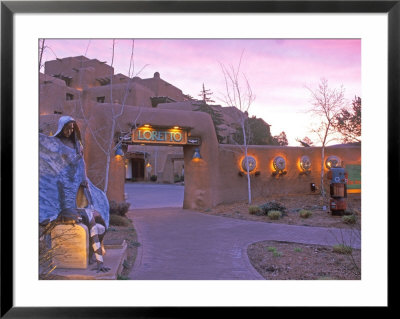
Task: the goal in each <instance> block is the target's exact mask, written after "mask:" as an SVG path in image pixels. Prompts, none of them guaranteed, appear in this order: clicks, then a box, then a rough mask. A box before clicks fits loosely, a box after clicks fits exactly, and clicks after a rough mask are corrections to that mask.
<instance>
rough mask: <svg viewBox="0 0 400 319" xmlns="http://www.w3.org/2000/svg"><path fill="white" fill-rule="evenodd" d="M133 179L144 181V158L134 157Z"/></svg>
mask: <svg viewBox="0 0 400 319" xmlns="http://www.w3.org/2000/svg"><path fill="white" fill-rule="evenodd" d="M131 161H132V163H131V164H132V165H131V167H132V180H133V181H143V180H144V159H143V158H132V159H131Z"/></svg>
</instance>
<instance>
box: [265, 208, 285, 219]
mask: <svg viewBox="0 0 400 319" xmlns="http://www.w3.org/2000/svg"><path fill="white" fill-rule="evenodd" d="M267 215H268V217H269V218H270V219H273V220H277V219H279V218H281V217H282V212H280V211H279V210H270V211H269V212H268V214H267Z"/></svg>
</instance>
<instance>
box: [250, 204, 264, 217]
mask: <svg viewBox="0 0 400 319" xmlns="http://www.w3.org/2000/svg"><path fill="white" fill-rule="evenodd" d="M261 212H262V210H261V208H260V207H258V206H256V205H251V206H249V214H251V215H258V214H260V213H261Z"/></svg>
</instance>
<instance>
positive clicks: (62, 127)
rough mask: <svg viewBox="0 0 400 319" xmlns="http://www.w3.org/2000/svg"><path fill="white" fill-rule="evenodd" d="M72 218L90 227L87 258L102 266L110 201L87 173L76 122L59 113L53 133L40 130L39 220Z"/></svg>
mask: <svg viewBox="0 0 400 319" xmlns="http://www.w3.org/2000/svg"><path fill="white" fill-rule="evenodd" d="M71 218H72V219H74V220H75V221H80V222H83V223H84V224H86V226H87V227H88V229H89V235H90V237H89V241H90V247H91V249H90V254H89V255H90V257H91V258H90V260H92V259H93V257H95V259H96V262H97V271H103V272H104V271H108V270H109V268H107V267H104V265H103V254H104V253H105V251H104V247H103V245H102V240H103V237H104V234H105V231H106V229H107V228H108V225H109V203H108V199H107V197H106V195H105V193H104V192H103V191H101V190H100V189H99V188H97V187H96V186H94V185H93V184H92V182H91V181H90V180H89V179H88V177H87V175H86V165H85V160H84V158H83V147H82V142H81V134H80V131H79V127H78V125H77V124H76V121H75V120H74V119H73V118H72V117H70V116H62V117H60V119H59V122H58V129H57V132H56V133H55V134H54V135H53V136H47V135H45V134H41V133H39V223H40V224H41V225H46V224H48V223H50V222H56V221H62V220H65V219H71Z"/></svg>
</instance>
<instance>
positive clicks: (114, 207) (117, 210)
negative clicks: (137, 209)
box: [109, 200, 131, 216]
mask: <svg viewBox="0 0 400 319" xmlns="http://www.w3.org/2000/svg"><path fill="white" fill-rule="evenodd" d="M109 204H110V215H118V216H125V215H126V213H127V212H128V210H129V206H131V204H130V203H128V202H120V203H117V202H116V201H113V200H111V201H110V202H109Z"/></svg>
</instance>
